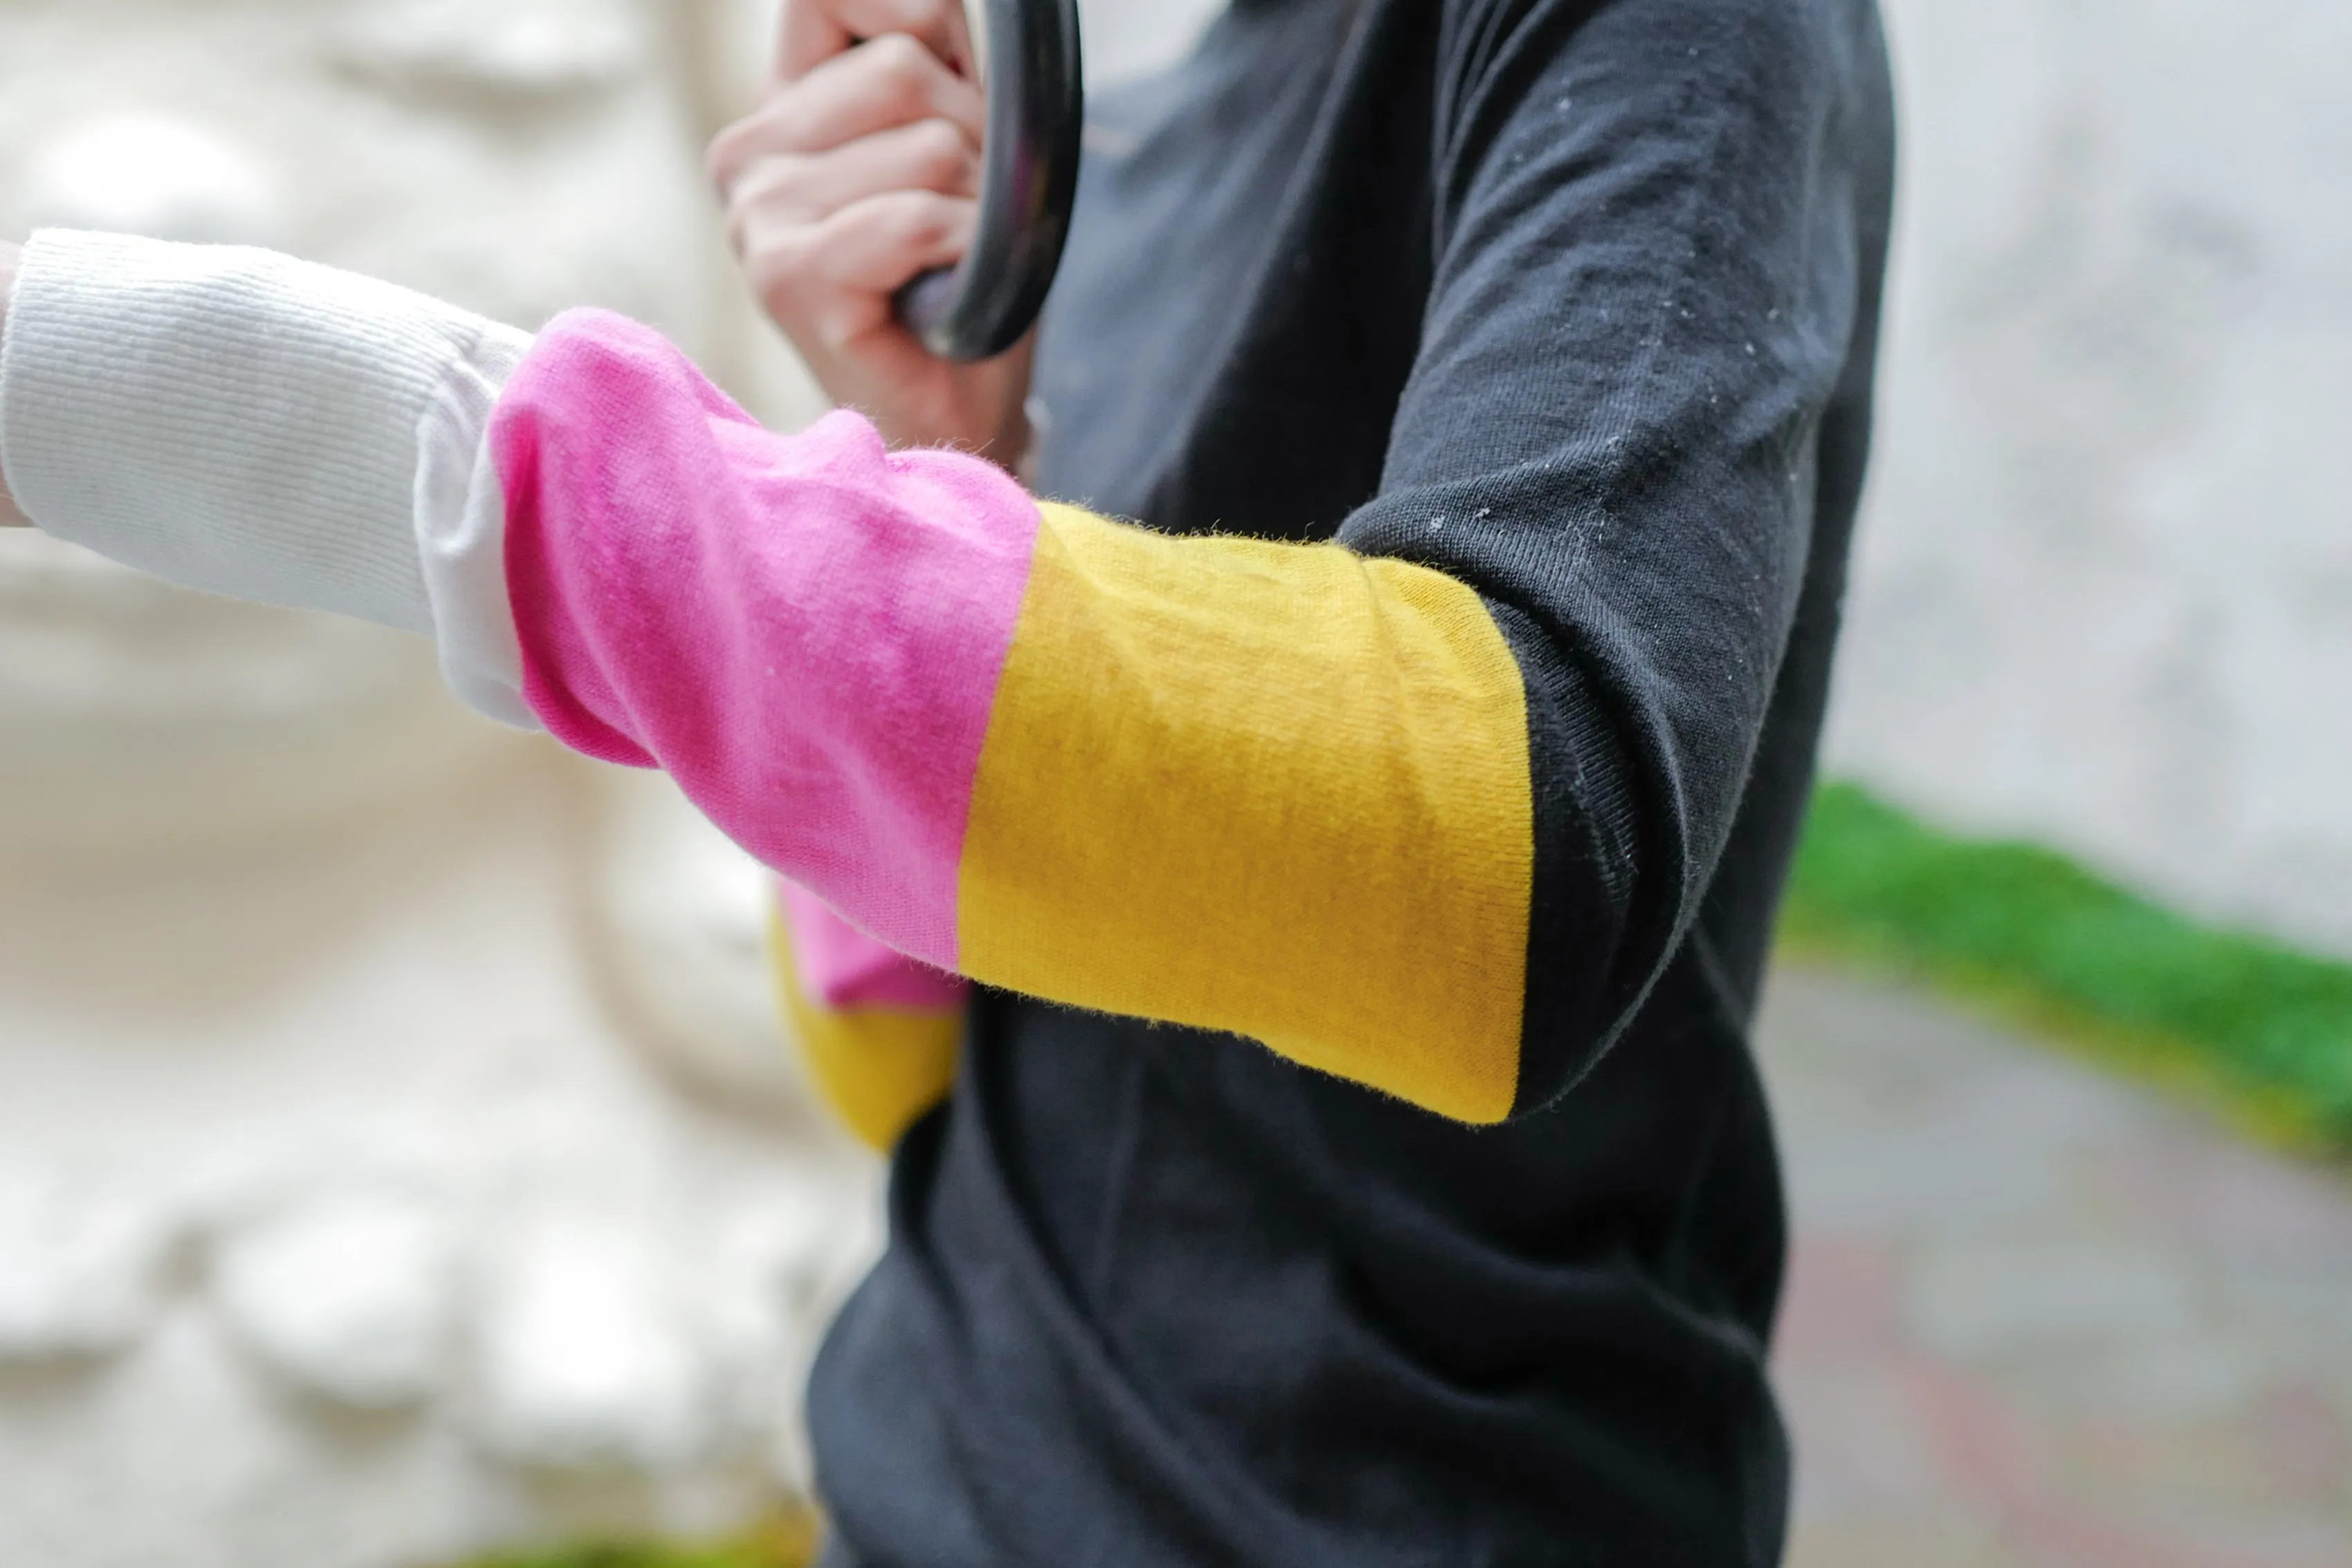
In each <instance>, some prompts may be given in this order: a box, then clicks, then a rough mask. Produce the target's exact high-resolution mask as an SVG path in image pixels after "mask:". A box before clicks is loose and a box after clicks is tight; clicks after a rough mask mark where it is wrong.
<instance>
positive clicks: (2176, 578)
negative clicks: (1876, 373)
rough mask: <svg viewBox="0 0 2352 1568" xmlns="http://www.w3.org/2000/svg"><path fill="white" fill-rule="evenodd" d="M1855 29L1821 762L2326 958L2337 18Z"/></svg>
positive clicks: (2341, 764) (2336, 459)
mask: <svg viewBox="0 0 2352 1568" xmlns="http://www.w3.org/2000/svg"><path fill="white" fill-rule="evenodd" d="M1887 4H1888V9H1889V13H1890V15H1889V22H1890V26H1891V27H1892V29H1893V33H1894V44H1895V56H1896V60H1897V65H1898V68H1899V74H1900V78H1901V84H1902V89H1903V93H1904V105H1903V114H1904V137H1905V152H1904V171H1903V172H1904V186H1903V196H1902V220H1901V224H1900V227H1899V235H1898V248H1897V254H1896V258H1895V293H1894V301H1893V308H1892V311H1891V317H1890V321H1889V337H1888V340H1887V354H1886V360H1885V379H1884V381H1883V382H1882V383H1881V385H1882V389H1883V395H1882V399H1881V403H1880V412H1881V416H1882V423H1881V426H1880V430H1881V444H1880V446H1879V451H1878V459H1877V466H1876V471H1875V475H1874V485H1873V488H1872V492H1871V497H1870V502H1869V507H1868V513H1867V517H1866V521H1865V527H1864V534H1863V537H1862V541H1861V548H1860V555H1859V558H1858V560H1857V563H1856V570H1855V576H1854V584H1853V600H1852V607H1851V619H1850V622H1849V626H1850V631H1849V635H1848V638H1847V642H1846V645H1845V652H1844V656H1843V663H1842V666H1841V674H1840V683H1839V688H1838V697H1837V703H1836V707H1835V713H1834V717H1833V723H1832V737H1831V741H1830V749H1829V761H1830V766H1831V768H1832V769H1833V770H1835V771H1839V772H1843V773H1846V774H1850V775H1856V776H1859V777H1861V778H1862V779H1865V780H1867V781H1869V782H1871V783H1873V784H1875V785H1877V786H1879V787H1881V788H1882V789H1884V790H1885V791H1886V792H1887V793H1889V794H1891V795H1892V796H1894V797H1895V798H1896V799H1898V800H1902V801H1905V802H1906V803H1908V804H1910V805H1912V806H1914V807H1916V808H1918V809H1920V810H1925V811H1927V812H1928V813H1930V814H1932V815H1934V816H1935V817H1937V818H1939V819H1941V820H1944V821H1951V822H1955V823H1958V824H1960V825H1963V826H1965V827H1968V828H1971V829H1978V830H1984V831H2001V832H2013V833H2019V834H2023V835H2026V836H2030V837H2032V838H2035V839H2039V840H2042V841H2046V842H2050V843H2053V844H2055V845H2058V846H2060V847H2063V848H2065V849H2067V850H2070V851H2073V852H2076V853H2078V854H2080V855H2083V856H2084V857H2085V858H2087V859H2088V860H2090V861H2091V862H2095V863H2096V864H2098V865H2099V866H2101V867H2103V868H2105V869H2106V870H2108V871H2110V872H2111V873H2116V874H2117V875H2119V876H2121V877H2122V878H2124V879H2125V880H2126V881H2127V882H2129V883H2134V884H2136V885H2137V886H2139V887H2141V888H2144V889H2147V890H2148V891H2150V892H2152V893H2154V894H2157V895H2158V896H2159V897H2162V898H2165V899H2168V900H2170V901H2173V902H2175V903H2178V904H2181V905H2184V906H2187V907H2189V908H2191V909H2194V910H2197V911H2200V912H2202V913H2204V914H2206V915H2210V916H2214V917H2218V918H2221V919H2225V920H2231V921H2238V922H2244V923H2247V924H2251V925H2255V926H2258V927H2261V928H2263V929H2266V930H2269V931H2272V932H2275V933H2278V934H2280V935H2282V936H2286V937H2287V938H2289V939H2291V940H2294V941H2299V942H2302V943H2305V944H2309V945H2311V946H2315V947H2319V948H2323V949H2327V950H2332V951H2334V952H2337V953H2343V954H2347V955H2352V696H2347V693H2352V90H2347V87H2346V64H2347V61H2352V10H2347V8H2345V7H2343V6H2340V5H2325V4H2310V3H2307V0H2248V3H2246V4H2242V5H2210V4H2203V3H2200V0H1973V3H1972V4H1969V5H1948V4H1940V3H1937V0H1887Z"/></svg>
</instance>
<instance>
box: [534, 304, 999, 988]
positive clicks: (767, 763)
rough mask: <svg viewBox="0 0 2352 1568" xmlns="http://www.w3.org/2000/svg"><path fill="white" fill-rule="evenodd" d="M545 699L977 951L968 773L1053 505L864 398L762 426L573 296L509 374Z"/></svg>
mask: <svg viewBox="0 0 2352 1568" xmlns="http://www.w3.org/2000/svg"><path fill="white" fill-rule="evenodd" d="M490 449H491V454H492V455H493V457H494V459H495V460H496V462H497V465H498V470H499V479H500V482H501V484H502V485H503V486H504V489H505V494H506V506H507V538H506V559H507V573H508V589H509V596H510V598H511V601H512V604H513V608H514V613H515V626H516V632H517V633H518V636H519V638H520V642H521V645H522V659H523V695H524V698H525V700H526V701H527V702H528V703H529V704H530V707H531V709H532V711H533V712H534V713H536V714H537V715H538V716H539V717H540V719H541V722H542V723H544V724H545V725H546V726H547V727H548V729H549V731H550V732H551V734H553V735H554V736H555V737H557V738H558V739H560V740H562V741H563V742H565V743H566V744H567V745H569V746H571V747H573V748H575V749H577V750H580V751H583V752H585V753H587V754H589V755H590V756H593V757H598V758H604V759H606V760H608V761H614V762H623V763H631V764H635V765H638V766H645V767H658V768H664V769H666V770H667V771H668V772H669V773H670V774H671V775H672V776H673V777H675V778H676V779H677V781H678V783H679V785H680V786H681V787H682V788H683V789H685V791H686V793H687V794H688V797H689V798H690V799H692V800H694V802H695V803H696V804H697V805H698V806H699V807H700V808H701V809H702V810H703V811H704V812H705V813H706V814H707V815H709V817H710V819H711V820H712V821H714V822H716V823H717V824H718V825H719V828H720V829H722V830H723V831H726V832H727V833H728V834H729V835H730V837H732V838H733V839H734V840H735V841H737V842H738V843H740V844H741V845H742V846H743V847H744V848H745V849H747V850H749V851H750V852H751V853H752V854H754V855H756V856H757V857H759V859H761V861H762V862H765V863H766V864H768V865H769V866H770V867H772V868H773V869H774V870H776V871H778V872H781V873H783V874H784V875H785V876H787V877H789V878H790V879H792V880H793V882H796V883H800V884H801V885H802V886H803V887H804V888H806V889H808V890H809V891H810V892H812V893H814V894H817V895H818V896H819V897H820V898H821V899H822V900H823V901H824V903H825V904H830V905H831V906H832V907H833V908H834V909H836V910H839V911H841V912H843V913H844V914H845V915H848V916H849V917H850V918H851V919H853V920H854V921H855V922H856V925H857V926H859V927H862V928H863V929H864V930H865V931H868V932H871V933H873V935H874V936H875V937H877V938H879V939H880V940H881V942H883V943H886V944H887V946H889V947H892V948H896V949H898V951H899V952H902V953H906V954H909V955H911V956H914V957H916V958H918V959H920V960H922V961H923V962H924V963H926V964H929V965H930V966H933V967H936V968H940V969H948V970H952V969H953V968H954V967H956V960H957V941H956V886H957V874H958V868H959V866H960V863H961V860H962V854H963V835H964V827H965V822H966V820H967V818H968V817H969V814H970V810H971V787H972V779H973V776H974V774H975V773H976V772H977V770H978V768H979V762H980V750H981V744H982V740H983V739H984V738H985V737H986V735H987V731H988V716H989V709H990V707H991V706H992V703H993V702H994V700H995V695H996V688H997V683H998V679H999V677H1000V676H1001V675H1002V674H1003V667H1004V660H1005V656H1006V653H1007V652H1008V651H1009V649H1010V647H1011V645H1012V640H1013V624H1014V622H1015V621H1016V620H1017V619H1018V617H1019V614H1020V609H1021V600H1022V594H1023V592H1024V590H1025V589H1026V587H1027V583H1028V573H1029V560H1030V555H1031V552H1032V550H1033V549H1034V546H1035V542H1036V531H1037V527H1038V517H1037V508H1036V506H1035V503H1034V502H1033V501H1032V500H1031V499H1030V497H1028V495H1027V493H1026V492H1024V490H1023V489H1022V488H1021V486H1018V485H1017V484H1015V483H1013V480H1012V479H1010V478H1009V477H1007V476H1005V475H1004V474H1003V472H1002V471H1000V470H998V469H997V468H995V467H993V466H992V465H989V464H987V463H984V462H982V461H981V460H979V459H977V458H973V457H969V456H965V455H961V454H955V453H948V452H910V453H896V454H894V453H890V452H888V451H887V450H886V449H885V447H884V445H883V444H882V441H881V438H880V437H879V436H878V435H877V434H876V433H875V431H874V428H873V426H872V425H870V424H868V423H866V421H865V420H864V419H862V418H859V417H858V416H856V415H855V414H850V413H836V414H834V415H831V416H829V417H827V418H826V419H824V420H822V421H820V422H819V423H817V424H816V425H814V426H813V427H812V428H811V429H810V430H808V431H807V432H806V433H805V434H801V435H798V436H780V435H776V434H772V433H770V432H768V431H766V430H763V429H761V427H760V426H759V425H758V424H757V423H755V422H754V421H752V420H751V417H750V416H749V415H747V414H745V413H743V412H742V411H741V410H740V409H738V408H737V407H736V406H735V405H734V404H733V403H731V402H729V401H728V400H727V399H726V398H725V397H724V396H723V395H721V394H720V393H719V392H718V391H717V390H716V389H715V388H713V387H712V386H711V385H710V384H709V382H707V381H705V380H704V379H703V378H702V376H701V375H700V374H699V373H698V371H696V370H695V369H694V367H693V366H692V365H691V364H690V363H689V362H688V361H687V360H686V359H685V357H684V356H683V355H681V354H680V353H679V352H678V351H677V350H676V349H675V348H673V347H672V346H671V345H670V344H669V343H668V342H667V341H666V340H663V339H662V338H661V337H660V336H659V335H658V334H656V333H655V332H653V331H652V330H650V329H646V328H644V327H641V326H638V325H636V324H635V323H634V322H631V321H628V320H626V319H623V318H620V317H617V316H613V315H609V314H606V313H604V312H599V311H581V312H574V313H572V314H570V315H566V316H564V317H561V318H559V319H557V320H556V321H555V323H554V324H553V325H551V327H550V328H549V329H547V331H546V332H545V333H543V334H542V335H541V338H540V339H539V341H538V343H537V344H536V345H535V346H534V348H533V349H532V350H531V352H530V355H529V357H528V358H526V359H525V360H524V361H523V363H522V365H521V367H520V370H519V371H517V373H516V375H515V377H514V379H513V380H512V381H511V382H509V383H508V386H507V388H506V391H505V393H504V395H503V396H502V397H501V398H500V400H499V406H498V410H497V412H496V413H495V414H494V416H493V418H492V423H491V430H490Z"/></svg>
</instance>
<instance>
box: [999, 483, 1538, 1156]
mask: <svg viewBox="0 0 2352 1568" xmlns="http://www.w3.org/2000/svg"><path fill="white" fill-rule="evenodd" d="M1044 512H1045V520H1044V524H1043V527H1042V528H1041V529H1040V532H1039V538H1038V543H1037V551H1036V558H1035V561H1034V565H1033V567H1032V569H1031V577H1030V582H1029V587H1028V591H1027V596H1026V598H1025V599H1024V602H1023V608H1022V613H1021V620H1020V622H1019V625H1018V627H1017V629H1016V631H1015V633H1014V637H1013V647H1012V653H1011V654H1010V656H1009V658H1008V659H1007V661H1006V664H1005V668H1004V673H1003V680H1002V684H1001V685H1000V687H999V690H998V695H997V699H996V704H995V707H994V709H993V710H992V714H991V717H990V722H989V730H988V737H987V740H986V743H985V745H984V747H983V748H982V755H981V763H980V770H979V775H978V778H977V779H976V781H975V784H974V789H973V796H972V804H971V821H970V826H969V828H968V830H967V832H966V837H965V846H964V858H963V863H962V870H961V897H960V907H959V927H960V936H961V943H962V960H963V961H962V966H961V967H962V968H963V971H964V972H965V973H966V974H969V975H971V977H974V978H975V979H979V980H982V981H985V982H988V983H990V984H992V985H997V986H1002V987H1004V988H1008V989H1013V990H1018V991H1023V992H1026V993H1028V994H1030V995H1033V996H1040V997H1045V998H1051V999H1054V1000H1056V1001H1063V1002H1068V1003H1072V1004H1075V1005H1077V1006H1081V1007H1087V1008H1093V1009H1100V1010H1102V1011H1106V1012H1113V1013H1119V1014H1124V1015H1128V1016H1132V1017H1140V1018H1147V1019H1160V1020H1162V1021H1167V1022H1172V1023H1182V1024H1189V1025H1194V1026H1197V1027H1201V1028H1206V1029H1214V1030H1227V1031H1231V1032H1234V1033H1237V1034H1243V1035H1247V1036H1250V1037H1252V1038H1254V1039H1256V1040H1261V1041H1263V1042H1264V1043H1265V1044H1266V1045H1267V1046H1269V1047H1270V1048H1272V1049H1273V1050H1275V1051H1278V1052H1280V1053H1281V1054H1283V1055H1285V1056H1287V1057H1289V1058H1291V1059H1292V1060H1294V1061H1298V1062H1301V1063H1303V1064H1305V1065H1307V1066H1308V1067H1313V1068H1317V1069H1320V1070H1322V1071H1327V1072H1332V1073H1337V1074H1339V1075H1340V1076H1342V1077H1345V1078H1349V1079H1352V1080H1355V1081H1356V1082H1361V1083H1365V1084H1369V1085H1370V1086H1372V1087H1374V1088H1376V1089H1380V1090H1383V1091H1385V1092H1389V1093H1391V1094H1394V1095H1397V1096H1400V1097H1402V1098H1403V1099H1405V1100H1408V1101H1411V1102H1412V1103H1415V1104H1418V1105H1422V1106H1423V1107H1425V1108H1427V1109H1429V1110H1432V1111H1435V1112H1438V1113H1442V1114H1444V1115H1447V1116H1451V1117H1454V1118H1455V1119H1457V1120H1460V1121H1465V1122H1481V1123H1485V1122H1497V1121H1500V1120H1502V1119H1503V1118H1504V1117H1506V1116H1507V1115H1508V1114H1509V1113H1510V1110H1511V1106H1512V1102H1513V1100H1514V1097H1515V1095H1516V1093H1517V1078H1518V1052H1519V1035H1520V1023H1521V1011H1522V996H1523V992H1524V988H1525V970H1526V963H1527V939H1528V895H1529V884H1530V880H1531V877H1532V865H1533V860H1534V812H1533V807H1532V804H1531V801H1530V796H1529V785H1528V721H1527V699H1526V694H1525V690H1524V688H1523V686H1522V685H1521V682H1520V677H1519V672H1518V667H1517V661H1516V660H1515V659H1514V658H1513V657H1512V655H1511V652H1510V649H1509V646H1508V645H1507V643H1505V642H1504V640H1503V637H1502V633H1501V632H1500V631H1499V630H1498V629H1497V628H1496V625H1495V623H1494V620H1493V618H1492V617H1491V616H1490V615H1488V614H1487V612H1486V606H1485V605H1484V604H1483V603H1482V602H1481V601H1480V600H1479V599H1478V596H1477V595H1476V594H1475V592H1473V591H1471V590H1470V589H1469V588H1467V587H1465V585H1463V584H1462V583H1460V582H1457V581H1455V580H1453V579H1451V578H1449V577H1446V576H1444V575H1443V574H1441V573H1438V572H1435V571H1432V570H1428V569H1426V568H1423V567H1418V566H1413V565H1411V564H1408V563H1405V562H1402V561H1394V560H1384V559H1366V558H1363V557H1360V556H1357V555H1355V554H1352V553H1351V552H1349V551H1347V550H1345V549H1340V548H1339V547H1338V546H1330V545H1322V546H1304V545H1281V544H1268V543H1265V542H1262V541H1258V540H1250V539H1235V538H1169V537H1166V536H1163V535H1160V534H1155V533H1151V532H1149V531H1147V530H1145V529H1142V528H1131V527H1128V526H1126V525H1123V524H1118V523H1112V522H1108V521H1106V520H1105V519H1103V518H1100V517H1094V516H1092V515H1090V514H1087V513H1085V512H1080V511H1076V510H1074V509H1071V508H1067V507H1051V506H1049V507H1045V508H1044Z"/></svg>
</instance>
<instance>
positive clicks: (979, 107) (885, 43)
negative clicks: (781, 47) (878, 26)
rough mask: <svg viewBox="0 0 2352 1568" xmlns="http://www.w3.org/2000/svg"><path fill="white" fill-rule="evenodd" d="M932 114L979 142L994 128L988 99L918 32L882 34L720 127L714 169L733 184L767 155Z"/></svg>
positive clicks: (821, 145)
mask: <svg viewBox="0 0 2352 1568" xmlns="http://www.w3.org/2000/svg"><path fill="white" fill-rule="evenodd" d="M922 120H943V121H945V122H947V123H948V124H950V125H952V126H954V127H956V128H957V129H958V130H960V131H961V132H962V133H963V134H964V136H965V137H967V138H968V139H969V141H970V142H971V146H972V147H973V148H975V149H977V148H978V147H979V146H980V145H981V144H982V141H983V139H984V138H985V136H986V134H987V124H988V100H987V99H986V97H985V95H984V94H982V91H981V89H980V88H979V87H978V86H977V85H975V84H974V83H973V82H971V80H970V79H968V78H961V77H958V76H956V75H955V74H954V73H953V72H952V71H950V70H949V69H948V68H947V67H946V66H944V65H942V64H941V63H940V60H939V57H937V56H935V55H933V54H932V53H931V52H930V51H929V49H927V48H925V47H923V46H922V45H920V44H919V43H917V42H915V41H914V40H913V39H911V38H908V37H904V36H902V35H897V34H894V35H890V36H888V37H879V38H877V39H875V40H874V41H873V42H872V43H869V44H866V45H863V46H861V47H857V48H855V49H852V50H851V51H849V52H848V53H847V54H843V55H836V56H835V57H832V58H831V59H828V60H826V61H825V62H824V64H823V65H821V66H819V67H817V68H815V69H814V70H812V71H810V72H809V73H808V74H807V75H806V76H805V77H803V78H802V79H801V80H800V81H798V82H797V83H795V84H794V85H793V87H792V88H791V89H789V90H788V91H785V92H782V93H778V94H775V95H773V96H772V97H771V98H770V99H768V100H767V101H766V102H765V103H763V104H761V106H760V107H759V108H758V109H757V110H753V111H752V112H751V114H750V115H749V116H747V117H746V118H745V119H743V120H740V121H738V122H737V123H736V124H734V125H731V126H730V127H728V128H727V129H726V130H725V131H721V132H720V133H719V137H718V140H717V141H713V142H712V143H711V147H710V172H711V176H712V178H713V179H715V180H716V181H717V182H718V183H719V188H720V189H721V190H723V191H731V190H732V188H733V186H734V184H735V183H736V182H737V181H738V180H740V178H741V177H742V176H743V173H744V172H745V171H746V170H747V169H748V168H750V167H751V164H752V163H754V162H757V161H759V160H760V159H762V158H769V157H774V156H777V155H779V154H786V153H807V152H825V151H827V150H829V149H832V148H836V147H841V146H843V145H845V143H848V142H851V141H856V140H858V139H859V138H861V137H866V136H872V135H874V134H876V133H877V132H879V131H888V130H891V129H894V128H896V127H899V126H905V125H911V124H914V123H917V122H919V121H922Z"/></svg>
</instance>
